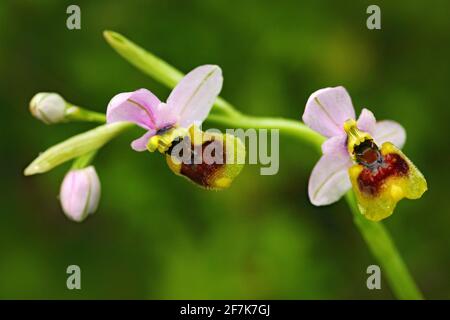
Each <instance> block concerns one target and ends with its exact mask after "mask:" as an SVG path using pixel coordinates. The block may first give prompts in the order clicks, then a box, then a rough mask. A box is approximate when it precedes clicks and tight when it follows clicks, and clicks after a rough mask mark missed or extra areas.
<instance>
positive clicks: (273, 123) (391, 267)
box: [104, 31, 422, 299]
mask: <svg viewBox="0 0 450 320" xmlns="http://www.w3.org/2000/svg"><path fill="white" fill-rule="evenodd" d="M104 37H105V39H106V40H107V41H108V43H109V44H110V45H111V46H112V47H113V48H114V49H115V50H116V51H117V52H118V53H119V54H120V55H121V56H122V57H124V58H125V59H126V60H127V61H128V62H130V63H131V64H132V65H134V66H135V67H137V68H138V69H140V70H141V71H143V72H144V73H146V74H148V75H149V76H150V77H152V78H154V79H155V80H157V81H159V82H161V83H162V84H164V85H166V86H167V87H169V88H173V87H174V86H175V85H176V84H177V83H178V82H179V81H180V80H181V78H182V77H183V76H184V75H183V74H182V73H181V72H180V71H178V70H177V69H175V68H173V67H172V66H170V65H169V64H168V63H166V62H165V61H163V60H162V59H160V58H158V57H156V56H155V55H153V54H152V53H150V52H148V51H146V50H145V49H143V48H141V47H139V46H138V45H136V44H134V43H133V42H131V41H130V40H128V39H127V38H125V37H124V36H122V35H120V34H118V33H116V32H113V31H105V32H104ZM216 111H217V113H220V114H217V113H216ZM208 120H209V121H215V122H217V123H220V124H223V125H226V126H232V127H237V128H255V129H262V128H266V129H280V130H281V131H282V132H284V133H286V134H288V135H291V136H293V137H296V138H298V139H300V140H301V141H304V142H306V143H309V144H311V145H312V146H313V147H315V148H316V149H317V150H320V147H321V144H322V142H323V141H324V138H323V137H322V136H320V135H319V134H317V133H316V132H314V131H312V130H311V129H309V128H308V127H306V126H305V125H304V124H303V123H301V122H300V121H295V120H288V119H282V118H259V117H253V116H246V115H243V114H241V113H240V112H239V111H237V110H236V109H235V108H234V107H233V106H232V105H231V104H229V103H228V102H226V101H225V100H223V99H221V98H218V99H217V101H216V103H215V108H213V110H212V113H211V114H210V115H209V117H208ZM346 200H347V203H348V204H349V206H350V209H351V211H352V213H353V216H354V222H355V224H356V226H357V228H358V230H359V231H360V232H361V234H362V236H363V238H364V239H365V241H366V243H367V245H368V246H369V249H370V250H371V252H372V254H373V255H374V257H375V258H376V259H377V260H378V262H379V263H380V264H381V266H382V267H383V269H384V271H385V272H386V278H387V280H388V282H389V284H390V286H391V288H392V291H393V293H394V295H395V296H396V297H397V298H399V299H421V298H422V295H421V293H420V291H419V290H418V288H417V286H416V284H415V283H414V280H413V278H412V277H411V275H410V273H409V271H408V269H407V267H406V265H405V264H404V262H403V260H402V258H401V256H400V254H399V252H398V251H397V248H396V247H395V245H394V243H393V241H392V240H391V238H390V236H389V233H388V231H387V230H386V229H385V228H384V226H383V224H382V223H380V222H371V221H368V220H367V219H365V218H364V217H363V216H362V215H361V214H360V212H359V209H358V207H357V205H356V202H355V199H354V196H353V193H351V192H350V193H348V194H347V196H346Z"/></svg>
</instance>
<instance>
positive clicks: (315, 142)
mask: <svg viewBox="0 0 450 320" xmlns="http://www.w3.org/2000/svg"><path fill="white" fill-rule="evenodd" d="M207 120H208V121H211V122H215V123H218V124H222V125H225V126H232V127H235V128H242V129H247V128H253V129H279V130H281V131H282V132H283V133H284V134H286V135H289V136H292V137H294V138H297V139H300V140H302V141H303V142H306V143H307V144H309V145H312V146H313V147H314V148H316V149H318V150H320V149H321V145H322V143H323V141H324V140H325V139H324V137H323V136H321V135H320V134H318V133H317V132H315V131H313V130H311V129H310V128H308V127H307V126H305V125H304V124H303V123H302V122H300V121H296V120H291V119H284V118H268V117H266V118H263V117H254V116H246V115H240V116H235V117H227V116H220V115H210V116H209V117H208V118H207Z"/></svg>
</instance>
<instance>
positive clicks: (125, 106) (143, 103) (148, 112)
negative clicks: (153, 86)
mask: <svg viewBox="0 0 450 320" xmlns="http://www.w3.org/2000/svg"><path fill="white" fill-rule="evenodd" d="M160 103H161V101H159V99H158V98H157V97H156V96H155V95H154V94H153V93H151V92H150V91H148V90H147V89H139V90H136V91H134V92H124V93H119V94H117V95H116V96H114V97H113V98H112V99H111V101H110V102H109V104H108V109H107V111H106V122H107V123H111V122H117V121H130V122H134V123H136V124H137V125H139V126H141V127H143V128H144V129H150V128H154V127H155V121H156V119H155V118H156V115H155V111H154V110H155V108H156V107H157V106H158V105H159V104H160Z"/></svg>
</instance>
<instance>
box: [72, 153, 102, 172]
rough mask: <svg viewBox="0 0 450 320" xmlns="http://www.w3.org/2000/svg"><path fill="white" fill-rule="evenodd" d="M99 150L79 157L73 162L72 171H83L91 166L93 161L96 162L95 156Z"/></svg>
mask: <svg viewBox="0 0 450 320" xmlns="http://www.w3.org/2000/svg"><path fill="white" fill-rule="evenodd" d="M97 152H98V149H96V150H93V151H90V152H88V153H85V154H83V155H82V156H79V157H78V158H76V159H75V160H74V161H73V164H72V168H71V169H75V170H76V169H83V168H86V167H87V166H89V165H90V164H91V163H92V161H94V158H95V156H96V155H97Z"/></svg>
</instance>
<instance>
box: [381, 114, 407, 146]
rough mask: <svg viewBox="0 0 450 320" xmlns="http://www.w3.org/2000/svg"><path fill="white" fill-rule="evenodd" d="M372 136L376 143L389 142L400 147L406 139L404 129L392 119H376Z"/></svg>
mask: <svg viewBox="0 0 450 320" xmlns="http://www.w3.org/2000/svg"><path fill="white" fill-rule="evenodd" d="M373 138H374V139H375V142H376V143H377V144H378V145H380V146H381V145H382V144H383V143H384V142H391V143H392V144H394V145H395V146H396V147H397V148H399V149H401V148H402V147H403V145H404V144H405V141H406V131H405V129H404V128H403V127H402V126H401V125H400V124H399V123H397V122H395V121H392V120H383V121H378V122H377V124H376V126H375V131H374V132H373Z"/></svg>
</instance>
